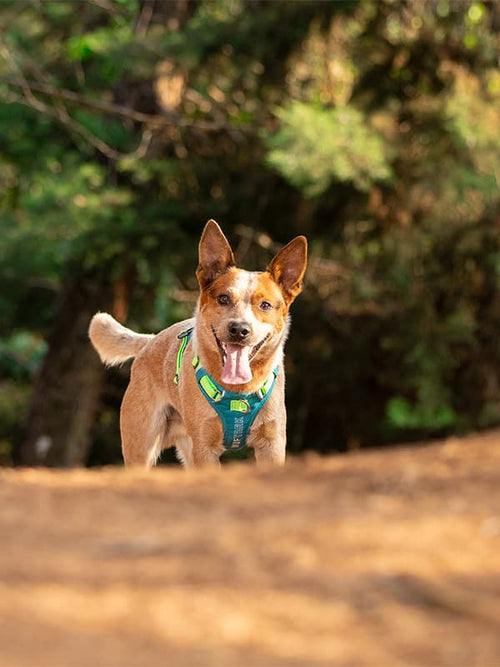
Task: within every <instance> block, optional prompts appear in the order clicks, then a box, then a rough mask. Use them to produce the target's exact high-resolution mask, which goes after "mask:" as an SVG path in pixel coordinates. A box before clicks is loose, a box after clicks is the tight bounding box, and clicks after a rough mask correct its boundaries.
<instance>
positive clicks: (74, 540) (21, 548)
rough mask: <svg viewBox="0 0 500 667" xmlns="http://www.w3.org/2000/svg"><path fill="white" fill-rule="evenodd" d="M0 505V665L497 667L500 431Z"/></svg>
mask: <svg viewBox="0 0 500 667" xmlns="http://www.w3.org/2000/svg"><path fill="white" fill-rule="evenodd" d="M0 498H1V511H0V665H1V666H2V667H32V666H33V667H42V666H43V667H73V666H74V667H100V666H103V667H115V666H116V667H129V666H130V667H132V666H134V667H136V666H137V667H150V666H153V667H154V666H156V665H161V666H162V667H163V666H166V665H169V666H173V667H177V666H189V667H191V666H198V665H200V666H205V665H206V666H214V667H215V666H217V667H220V666H226V665H228V666H234V667H247V666H257V665H258V666H259V667H260V666H263V667H267V666H268V665H269V666H274V665H280V666H281V665H283V666H284V665H286V666H290V667H298V666H300V667H302V666H304V667H310V666H316V665H317V666H320V665H321V666H323V665H324V666H327V665H328V666H332V665H333V666H335V665H352V666H353V667H357V666H363V665H388V666H391V667H392V666H393V665H419V666H425V667H427V666H431V665H433V666H434V665H453V666H454V667H460V666H464V667H465V666H467V667H469V666H475V665H477V666H481V667H487V666H494V665H500V432H495V433H488V434H483V435H479V436H476V437H469V438H466V439H463V440H457V439H453V440H448V441H445V442H440V443H434V444H431V445H426V446H420V447H412V448H404V447H402V448H397V449H393V450H385V451H369V452H360V453H355V454H350V455H347V456H337V457H329V458H319V457H312V456H309V457H305V458H301V459H296V460H290V461H289V463H288V464H287V466H286V468H285V469H284V470H281V471H279V470H278V471H276V470H275V471H260V472H258V471H256V469H255V468H254V467H253V465H249V464H237V465H236V464H234V465H228V466H224V467H223V469H222V470H221V471H219V472H217V471H193V472H185V471H182V470H180V469H165V468H159V469H156V470H153V471H151V472H149V473H146V472H142V471H141V472H139V471H134V472H129V471H124V470H122V469H109V468H107V469H103V470H91V471H88V470H76V471H70V472H64V471H48V470H23V471H19V470H10V469H2V470H0Z"/></svg>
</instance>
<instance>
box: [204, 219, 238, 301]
mask: <svg viewBox="0 0 500 667" xmlns="http://www.w3.org/2000/svg"><path fill="white" fill-rule="evenodd" d="M198 256H199V263H198V269H197V271H196V277H197V278H198V282H199V283H200V287H201V289H205V287H208V285H210V283H212V282H213V281H214V280H215V279H216V278H217V277H218V276H221V275H222V274H223V273H225V272H226V271H227V270H228V269H229V268H230V267H231V266H234V255H233V251H232V250H231V246H230V245H229V243H228V241H227V239H226V237H225V236H224V234H223V233H222V229H221V228H220V227H219V225H218V224H217V223H216V222H215V220H209V221H208V222H207V224H206V225H205V229H204V230H203V234H202V235H201V240H200V246H199V252H198Z"/></svg>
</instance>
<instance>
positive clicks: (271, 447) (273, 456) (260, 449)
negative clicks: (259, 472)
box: [248, 419, 286, 466]
mask: <svg viewBox="0 0 500 667" xmlns="http://www.w3.org/2000/svg"><path fill="white" fill-rule="evenodd" d="M248 444H249V445H250V447H253V449H254V452H255V460H256V461H257V465H259V466H266V465H270V464H271V465H279V466H282V465H284V464H285V456H286V432H285V427H284V425H282V424H281V423H280V422H279V421H277V420H275V419H273V420H272V421H268V422H264V423H263V424H261V425H260V426H258V427H257V428H256V429H255V432H254V433H252V434H251V435H250V438H249V442H248Z"/></svg>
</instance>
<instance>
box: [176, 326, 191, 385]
mask: <svg viewBox="0 0 500 667" xmlns="http://www.w3.org/2000/svg"><path fill="white" fill-rule="evenodd" d="M191 331H192V330H191V329H188V330H187V331H182V332H181V333H180V334H179V335H178V336H177V338H180V339H181V344H180V346H179V350H178V352H177V362H176V368H175V377H174V384H179V376H180V373H181V365H182V357H183V356H184V351H185V349H186V347H187V344H188V343H189V341H190V340H191Z"/></svg>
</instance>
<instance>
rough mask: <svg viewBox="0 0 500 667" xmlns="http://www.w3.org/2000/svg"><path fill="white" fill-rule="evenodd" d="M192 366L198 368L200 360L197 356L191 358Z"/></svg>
mask: <svg viewBox="0 0 500 667" xmlns="http://www.w3.org/2000/svg"><path fill="white" fill-rule="evenodd" d="M191 363H192V364H193V368H198V365H199V363H200V359H199V357H198V356H196V357H193V361H192V362H191Z"/></svg>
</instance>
